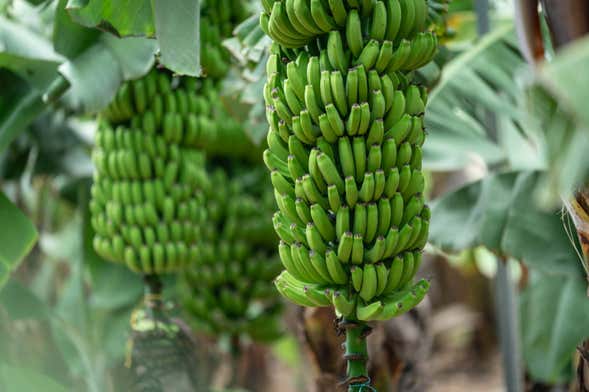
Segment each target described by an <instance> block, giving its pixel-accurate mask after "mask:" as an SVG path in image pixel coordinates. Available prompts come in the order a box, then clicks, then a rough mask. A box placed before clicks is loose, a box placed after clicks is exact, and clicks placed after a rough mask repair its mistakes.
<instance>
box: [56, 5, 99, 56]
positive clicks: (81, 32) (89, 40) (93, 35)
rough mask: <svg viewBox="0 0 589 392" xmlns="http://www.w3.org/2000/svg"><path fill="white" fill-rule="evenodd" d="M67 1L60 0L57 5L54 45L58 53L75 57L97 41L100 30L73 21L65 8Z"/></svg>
mask: <svg viewBox="0 0 589 392" xmlns="http://www.w3.org/2000/svg"><path fill="white" fill-rule="evenodd" d="M66 3H67V0H59V2H58V3H57V6H56V7H57V8H56V10H55V21H54V22H53V23H54V24H53V46H54V48H55V50H56V51H57V52H58V53H60V54H62V55H64V56H65V57H67V58H73V57H76V56H77V55H79V54H80V53H82V52H83V51H84V50H86V49H87V48H88V47H90V46H91V45H92V44H93V43H94V42H96V40H97V39H98V37H99V36H100V31H99V30H97V29H90V28H87V27H83V26H81V25H80V24H78V23H75V22H74V21H72V19H71V17H70V15H69V14H68V13H67V11H66V9H65V6H66Z"/></svg>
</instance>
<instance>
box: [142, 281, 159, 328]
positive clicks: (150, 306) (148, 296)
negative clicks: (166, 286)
mask: <svg viewBox="0 0 589 392" xmlns="http://www.w3.org/2000/svg"><path fill="white" fill-rule="evenodd" d="M143 282H144V283H145V289H144V290H145V291H144V292H145V294H144V301H145V305H146V312H147V313H148V315H149V317H150V318H151V319H152V320H154V322H155V323H157V322H158V320H159V319H160V318H161V317H162V313H163V301H162V291H163V284H162V281H161V279H160V277H159V275H144V276H143Z"/></svg>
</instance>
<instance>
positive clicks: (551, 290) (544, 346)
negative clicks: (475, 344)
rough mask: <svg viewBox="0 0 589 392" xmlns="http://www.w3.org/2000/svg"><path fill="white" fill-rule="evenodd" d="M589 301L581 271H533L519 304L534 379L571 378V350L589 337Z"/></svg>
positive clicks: (526, 354)
mask: <svg viewBox="0 0 589 392" xmlns="http://www.w3.org/2000/svg"><path fill="white" fill-rule="evenodd" d="M571 260H572V259H569V261H568V263H571V262H572V261H571ZM588 302H589V301H588V300H587V281H586V280H585V279H583V277H582V275H581V274H578V275H576V276H565V275H560V274H556V275H555V274H542V273H535V272H532V275H531V279H530V282H529V284H528V287H526V289H525V290H524V291H523V292H522V294H521V297H520V304H519V306H520V314H521V325H522V328H521V336H522V342H523V347H524V359H525V361H526V364H527V367H528V370H529V372H530V375H531V376H532V377H533V378H534V379H536V380H542V381H544V382H547V383H551V384H559V383H566V382H569V381H570V380H571V377H572V375H573V366H572V352H574V350H575V347H577V345H578V344H579V343H580V342H581V341H582V340H583V339H586V338H587V328H586V327H587V326H588V325H589V304H588Z"/></svg>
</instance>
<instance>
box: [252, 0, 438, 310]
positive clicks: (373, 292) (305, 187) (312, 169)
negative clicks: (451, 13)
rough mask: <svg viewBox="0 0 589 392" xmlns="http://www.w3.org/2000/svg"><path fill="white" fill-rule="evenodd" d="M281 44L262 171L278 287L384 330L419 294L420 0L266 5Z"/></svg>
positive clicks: (267, 25)
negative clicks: (270, 196)
mask: <svg viewBox="0 0 589 392" xmlns="http://www.w3.org/2000/svg"><path fill="white" fill-rule="evenodd" d="M262 3H263V7H264V11H263V12H262V14H261V17H260V24H261V27H262V29H263V30H264V31H265V32H266V34H268V35H269V36H270V37H271V38H272V39H273V41H274V44H273V46H272V50H271V55H270V57H269V60H268V62H267V67H266V71H267V82H266V84H265V87H264V99H265V102H266V105H267V106H266V116H267V120H268V123H269V125H270V130H269V133H268V136H267V142H268V149H267V150H266V151H265V152H264V162H265V163H266V165H267V167H268V168H269V169H270V170H271V180H272V184H273V186H274V189H275V198H276V202H277V205H278V207H279V211H278V212H276V213H275V215H274V217H273V223H274V228H275V230H276V232H277V234H278V236H279V237H280V239H281V242H280V245H279V254H280V258H281V260H282V263H283V265H284V267H285V268H286V271H284V272H282V273H281V275H280V276H279V277H278V278H277V279H276V282H275V284H276V287H277V288H278V290H279V291H280V292H281V294H283V295H284V296H285V297H286V298H288V299H289V300H291V301H293V302H295V303H297V304H299V305H303V306H330V305H334V306H335V308H336V310H337V312H338V313H339V314H340V315H342V316H345V317H347V318H356V319H358V320H362V321H370V320H383V319H388V318H390V317H393V316H396V315H398V314H400V313H403V312H405V311H407V310H409V309H410V308H411V307H413V306H415V305H416V304H417V303H419V302H420V301H421V299H423V297H424V295H425V293H426V292H427V290H428V287H429V283H428V282H427V281H425V280H422V281H420V282H418V283H416V284H413V277H414V275H415V273H416V271H417V270H418V268H419V265H420V263H421V253H422V249H423V247H424V246H425V244H426V242H427V236H428V228H429V220H430V210H429V209H428V207H427V206H426V205H425V203H424V197H423V189H424V177H423V174H422V172H421V162H422V148H421V147H422V145H423V143H424V140H425V132H424V127H423V113H424V109H425V104H426V101H427V92H426V90H425V88H423V87H420V86H418V85H417V84H416V83H414V82H413V79H412V78H413V71H414V70H416V69H418V68H420V67H422V66H423V65H425V64H427V63H428V62H429V61H431V60H432V58H433V57H434V55H435V54H436V51H437V37H436V35H435V34H434V33H432V32H430V31H428V29H429V25H428V8H427V4H426V0H384V1H376V0H281V1H276V0H275V1H272V0H264V1H262Z"/></svg>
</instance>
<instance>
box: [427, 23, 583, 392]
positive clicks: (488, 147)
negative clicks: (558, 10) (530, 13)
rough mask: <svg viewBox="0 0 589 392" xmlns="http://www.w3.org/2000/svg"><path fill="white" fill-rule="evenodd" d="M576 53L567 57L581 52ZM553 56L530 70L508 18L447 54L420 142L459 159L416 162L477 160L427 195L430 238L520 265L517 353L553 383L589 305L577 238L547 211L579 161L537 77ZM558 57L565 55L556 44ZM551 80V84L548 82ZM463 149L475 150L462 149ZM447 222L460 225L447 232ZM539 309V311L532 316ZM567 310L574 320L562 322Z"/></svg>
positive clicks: (563, 375) (565, 378) (565, 123)
mask: <svg viewBox="0 0 589 392" xmlns="http://www.w3.org/2000/svg"><path fill="white" fill-rule="evenodd" d="M579 53H580V52H577V53H576V55H575V56H574V58H575V59H578V60H580V59H581V57H578V55H579ZM559 56H560V55H559ZM559 60H560V58H559V57H557V58H556V59H555V60H554V63H553V64H550V65H547V66H546V67H545V68H544V70H545V71H547V73H546V74H543V73H542V72H541V73H540V74H539V76H538V79H536V80H534V79H532V78H530V77H529V73H528V74H527V75H526V73H527V71H528V68H527V64H526V62H525V59H524V57H523V55H522V54H521V52H520V51H519V48H518V44H517V41H516V38H515V34H514V32H513V28H512V27H511V26H509V25H505V26H504V27H499V28H497V29H496V30H495V31H493V32H492V33H491V34H489V35H488V36H487V37H486V38H483V39H482V40H481V42H479V44H478V45H476V46H475V47H474V48H473V49H471V50H469V51H467V52H465V53H464V54H463V55H460V56H458V57H457V58H455V59H454V60H452V61H451V62H450V63H449V64H448V66H447V68H446V71H447V72H446V73H445V74H444V76H443V77H442V81H441V83H440V84H439V86H438V88H437V90H434V92H433V93H432V94H431V97H430V105H429V107H428V112H427V115H426V124H429V128H428V129H429V130H430V131H431V134H432V135H436V137H431V138H430V140H431V139H434V140H433V141H431V142H430V143H429V145H430V146H434V147H436V150H439V151H442V149H444V150H445V151H446V152H447V153H449V154H450V155H452V156H455V155H454V154H457V155H456V156H462V157H463V160H462V161H461V162H460V161H459V162H456V161H454V162H450V161H446V162H444V161H443V160H439V159H435V158H436V157H437V156H441V155H440V154H438V155H437V156H433V157H432V156H429V158H434V159H432V160H428V155H427V154H425V153H424V157H425V161H424V167H428V164H429V163H431V164H432V167H433V168H435V167H436V166H437V167H444V165H445V166H446V167H445V168H447V169H450V168H451V169H457V168H460V167H464V164H465V163H466V162H468V161H471V162H474V163H478V165H481V164H483V173H482V175H483V178H482V179H481V180H478V181H475V182H473V183H472V184H467V185H466V186H464V187H462V188H460V189H458V190H456V191H455V192H451V193H450V194H447V195H444V196H443V197H442V198H441V199H439V200H438V201H436V202H434V205H433V207H432V215H433V217H434V218H433V219H432V226H431V227H432V229H431V242H432V243H433V244H434V245H436V246H438V247H441V248H443V249H446V250H448V249H451V250H461V249H465V248H470V247H473V246H477V245H481V244H483V245H485V246H486V247H488V248H489V249H491V250H493V251H494V252H497V253H498V254H502V255H504V256H507V257H513V258H515V259H517V260H519V261H520V262H522V263H523V265H525V267H526V268H527V269H528V270H529V279H528V281H527V284H525V286H524V289H523V291H522V293H521V295H520V299H519V307H520V317H521V320H522V326H521V336H522V343H523V349H524V359H525V361H526V366H527V370H528V372H529V374H530V376H531V377H532V379H534V380H538V381H542V382H547V383H552V384H558V383H566V382H570V381H571V379H572V374H571V369H572V367H571V362H572V358H573V352H574V349H575V346H576V345H577V344H578V343H579V342H580V341H581V340H582V339H583V338H584V337H585V336H586V332H585V331H586V328H584V327H582V326H586V325H588V324H587V323H588V322H589V320H587V319H586V317H584V316H581V317H578V316H579V315H586V314H587V306H588V305H587V304H586V302H584V301H583V297H585V290H584V289H583V280H584V278H583V275H584V272H583V269H582V268H581V265H580V264H579V262H578V260H577V259H578V256H577V253H576V252H575V246H576V244H575V243H574V242H573V243H571V239H570V238H571V235H570V233H571V230H570V226H569V224H568V223H567V221H566V218H565V220H564V221H563V220H561V218H560V217H559V215H558V214H557V213H556V212H555V211H554V207H555V200H558V196H556V198H555V195H559V194H560V192H561V191H562V190H564V189H566V186H568V185H570V184H571V181H574V180H573V179H574V178H577V179H578V178H579V177H580V176H581V177H582V175H581V173H582V170H581V171H579V170H578V168H580V167H583V166H584V165H585V164H584V162H583V160H580V161H579V160H578V159H579V155H578V154H577V155H575V154H574V151H575V149H576V148H577V147H578V148H580V149H581V150H582V149H583V147H582V146H584V145H585V142H584V141H583V140H584V137H583V136H582V133H583V131H582V129H583V128H578V129H577V130H575V128H574V127H573V128H571V127H570V122H569V121H570V119H568V120H567V119H566V118H565V117H563V115H562V112H561V109H559V106H560V104H558V105H557V104H556V101H555V100H554V99H551V100H547V99H546V97H547V96H548V94H547V93H546V89H544V88H542V87H541V86H542V85H543V84H544V82H545V81H547V79H546V78H545V75H548V74H550V70H551V69H552V66H553V65H554V66H555V68H556V67H558V64H559ZM562 61H564V62H565V64H566V63H567V60H566V56H564V53H563V57H562ZM571 69H572V68H568V70H569V74H570V70H571ZM563 75H564V73H563ZM514 80H516V83H513V81H514ZM551 80H552V81H553V80H554V79H551ZM534 82H535V83H534ZM538 82H539V83H538ZM554 85H559V86H560V84H558V83H556V84H552V83H550V86H554ZM465 86H469V88H465ZM472 86H476V87H477V88H476V89H473V88H471V87H472ZM473 91H476V94H475V93H473ZM564 102H566V101H564ZM565 106H566V105H565ZM456 108H458V109H456ZM530 108H532V109H533V110H530ZM489 111H491V112H493V113H495V115H496V116H497V121H496V123H495V124H493V125H492V126H489V124H488V122H487V117H486V113H488V112H489ZM430 114H432V117H430V118H427V116H428V115H430ZM539 114H542V116H538V115H539ZM449 124H452V125H454V124H460V126H448V125H449ZM492 130H496V133H493V132H492ZM458 133H462V134H464V135H465V137H464V138H461V140H462V141H463V142H465V144H464V145H460V144H458V143H455V142H453V141H455V140H457V138H456V137H455V136H454V134H456V135H458ZM577 135H578V136H577ZM475 140H477V141H476V142H475ZM471 141H472V142H471ZM436 142H439V143H440V144H439V147H437V146H435V144H436ZM481 147H482V148H481ZM469 150H471V151H472V152H474V154H472V153H471V154H470V155H469V154H468V153H467V154H464V153H463V152H466V151H469ZM425 152H426V153H427V150H426V151H425ZM575 159H576V160H577V161H576V162H577V163H574V162H575ZM567 162H568V165H569V166H567ZM554 173H560V174H561V175H560V176H558V175H557V176H555V174H554ZM547 184H548V185H551V186H547ZM563 185H565V186H564V187H563ZM569 189H570V188H569ZM530 200H532V202H530ZM557 205H560V203H557ZM523 222H525V224H523ZM452 230H457V232H458V233H460V234H459V235H455V236H452V238H451V237H450V236H448V233H449V232H452ZM540 244H542V245H540ZM547 244H548V246H549V247H548V248H546V245H547ZM540 248H541V249H542V251H541V252H540ZM524 283H525V282H524ZM547 299H550V300H549V301H547ZM540 303H541V305H540ZM540 308H541V309H542V311H541V312H542V316H541V315H540V313H539V312H540ZM543 315H546V316H543ZM539 317H542V318H539ZM539 319H540V320H542V319H545V320H544V321H542V322H531V320H539ZM570 319H575V320H577V321H576V323H577V325H580V326H581V327H579V328H574V329H568V328H563V325H564V324H565V323H567V320H570ZM584 329H585V331H584ZM540 357H541V358H543V359H542V361H540V360H538V358H540Z"/></svg>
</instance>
